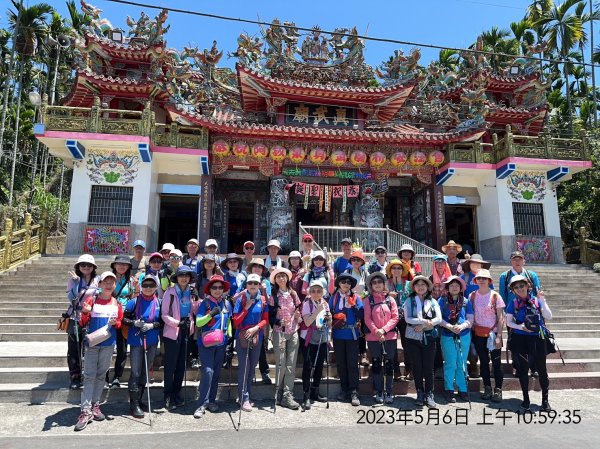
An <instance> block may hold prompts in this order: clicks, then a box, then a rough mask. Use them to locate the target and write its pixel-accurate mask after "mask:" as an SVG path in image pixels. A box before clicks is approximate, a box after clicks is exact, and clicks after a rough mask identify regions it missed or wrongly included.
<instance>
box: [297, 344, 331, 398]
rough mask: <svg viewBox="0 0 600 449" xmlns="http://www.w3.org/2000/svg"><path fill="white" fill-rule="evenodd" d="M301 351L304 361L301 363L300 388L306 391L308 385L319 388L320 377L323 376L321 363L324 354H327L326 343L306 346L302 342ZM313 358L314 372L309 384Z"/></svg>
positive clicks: (323, 360)
mask: <svg viewBox="0 0 600 449" xmlns="http://www.w3.org/2000/svg"><path fill="white" fill-rule="evenodd" d="M317 352H318V355H317ZM302 353H303V354H304V363H303V364H302V389H303V390H304V392H305V393H307V392H308V390H309V389H310V387H313V388H319V384H320V383H321V378H322V377H323V363H324V362H325V356H326V355H327V343H321V344H320V345H312V344H309V345H308V346H304V343H302ZM315 358H316V364H315V372H314V374H313V378H312V385H311V378H310V373H311V371H312V367H313V364H314V363H315Z"/></svg>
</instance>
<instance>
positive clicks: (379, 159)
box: [369, 151, 385, 168]
mask: <svg viewBox="0 0 600 449" xmlns="http://www.w3.org/2000/svg"><path fill="white" fill-rule="evenodd" d="M383 164H385V154H384V153H382V152H381V151H376V152H375V153H371V156H370V157H369V165H371V167H372V168H380V167H382V166H383Z"/></svg>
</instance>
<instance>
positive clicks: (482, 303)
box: [467, 269, 504, 402]
mask: <svg viewBox="0 0 600 449" xmlns="http://www.w3.org/2000/svg"><path fill="white" fill-rule="evenodd" d="M474 281H475V283H476V284H477V286H478V289H477V290H475V291H474V292H472V293H471V294H470V295H469V300H470V301H471V303H472V304H473V312H474V313H475V322H474V323H473V335H472V340H473V345H474V346H475V350H476V351H477V355H478V357H479V370H480V372H481V378H482V379H483V388H484V392H483V394H482V395H481V399H483V400H486V401H489V400H492V401H493V402H500V401H502V383H503V382H504V374H503V372H502V359H501V351H502V329H503V327H504V301H503V300H502V297H501V296H500V294H498V292H496V291H494V290H492V287H491V285H492V282H493V280H492V276H491V274H490V272H489V270H487V269H481V270H479V271H478V272H477V274H476V275H475V279H474ZM467 290H468V287H467ZM490 344H491V346H492V347H493V348H494V349H492V350H490V349H489V346H490ZM490 359H491V361H492V367H493V369H494V382H495V388H494V390H493V391H492V381H491V378H490Z"/></svg>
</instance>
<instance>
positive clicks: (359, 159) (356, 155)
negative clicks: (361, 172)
mask: <svg viewBox="0 0 600 449" xmlns="http://www.w3.org/2000/svg"><path fill="white" fill-rule="evenodd" d="M350 162H351V163H352V165H354V166H355V167H362V166H364V165H365V164H366V163H367V155H366V154H365V152H364V151H361V150H354V151H353V152H352V154H351V155H350Z"/></svg>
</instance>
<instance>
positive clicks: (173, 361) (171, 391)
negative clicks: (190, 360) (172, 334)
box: [163, 332, 186, 398]
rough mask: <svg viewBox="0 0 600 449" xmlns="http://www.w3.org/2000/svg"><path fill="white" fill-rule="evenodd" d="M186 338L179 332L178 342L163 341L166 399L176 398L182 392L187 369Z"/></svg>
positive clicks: (167, 339) (164, 392) (165, 339)
mask: <svg viewBox="0 0 600 449" xmlns="http://www.w3.org/2000/svg"><path fill="white" fill-rule="evenodd" d="M185 338H186V336H185V335H184V332H179V336H178V337H177V340H171V339H170V338H164V339H163V343H164V344H165V358H164V372H165V386H164V391H163V394H164V396H165V398H166V397H174V396H175V395H177V394H179V392H180V391H181V385H182V383H183V378H184V376H185V368H186V366H185V364H186V353H185Z"/></svg>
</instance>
